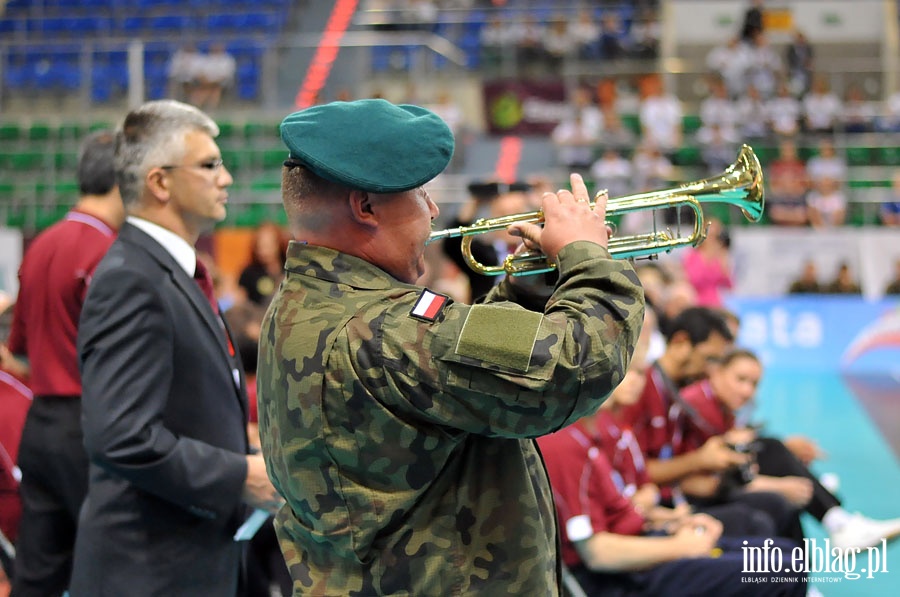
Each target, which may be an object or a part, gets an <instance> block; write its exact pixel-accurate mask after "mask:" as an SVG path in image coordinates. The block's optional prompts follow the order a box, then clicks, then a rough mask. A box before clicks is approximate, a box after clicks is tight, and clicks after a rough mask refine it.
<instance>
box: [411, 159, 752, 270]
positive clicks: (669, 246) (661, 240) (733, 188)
mask: <svg viewBox="0 0 900 597" xmlns="http://www.w3.org/2000/svg"><path fill="white" fill-rule="evenodd" d="M604 192H605V191H600V192H599V193H597V195H595V196H594V200H593V201H592V202H591V203H590V207H591V209H593V207H594V205H595V204H596V201H597V199H598V198H599V196H600V195H601V194H602V193H604ZM764 195H765V194H764V191H763V174H762V168H761V166H760V164H759V158H757V157H756V154H755V153H753V149H752V148H751V147H750V146H749V145H743V146H742V147H741V151H740V153H739V154H738V157H737V160H735V162H734V163H733V164H731V165H730V166H729V167H728V168H726V169H725V171H724V172H722V173H721V174H719V175H718V176H714V177H711V178H704V179H701V180H696V181H693V182H687V183H683V184H681V185H679V186H677V187H675V188H672V189H664V190H661V191H651V192H649V193H639V194H636V195H627V196H624V197H617V198H610V199H608V200H607V206H606V213H607V215H614V216H616V215H621V214H625V213H630V212H642V211H656V210H661V209H668V208H673V207H676V208H677V207H686V208H689V209H690V210H691V211H693V213H694V224H693V228H692V230H691V232H690V234H684V235H683V234H680V231H679V233H673V232H672V231H671V230H669V229H666V230H658V229H657V228H656V218H655V217H654V218H653V221H654V226H653V230H651V231H649V232H647V233H643V234H633V235H629V236H623V237H615V236H614V237H612V238H610V239H609V246H608V250H609V253H610V255H612V257H613V258H615V259H634V258H640V257H653V256H655V255H658V254H659V253H663V252H665V253H669V252H671V251H672V250H673V249H678V248H683V247H696V246H697V245H699V244H700V243H702V242H703V240H704V239H705V238H706V230H707V228H708V227H709V224H708V223H707V222H706V220H705V218H704V215H703V207H702V204H703V203H725V204H729V205H734V206H737V207H739V208H740V209H741V211H742V212H743V214H744V216H745V217H746V218H747V219H748V220H750V221H751V222H758V221H759V219H760V218H761V217H762V214H763V207H764V205H765V196H764ZM543 221H544V215H543V213H542V212H541V211H540V210H538V211H532V212H528V213H523V214H517V215H512V216H503V217H498V218H482V219H480V220H477V221H475V222H474V223H473V224H472V225H470V226H461V227H459V228H448V229H446V230H439V231H435V232H432V233H431V236H430V237H429V239H428V243H432V242H435V241H438V240H442V239H445V238H456V237H463V240H462V252H463V256H464V257H465V259H466V264H467V265H468V266H469V267H470V268H471V269H472V270H474V271H476V272H478V273H480V274H484V275H487V276H499V275H503V274H509V275H512V276H524V275H531V274H540V273H544V272H548V271H552V270H554V269H556V264H555V263H553V262H552V261H551V260H550V259H548V258H547V256H546V255H544V254H543V253H541V252H540V251H523V252H519V253H516V254H514V255H510V256H508V257H507V258H506V259H505V260H504V262H503V263H502V264H500V265H485V264H483V263H481V262H479V261H478V260H477V259H475V258H474V257H473V256H472V248H471V247H472V240H473V237H474V236H475V235H478V234H485V233H487V232H494V231H497V230H505V229H506V228H508V227H509V226H510V225H512V224H516V223H519V222H522V223H532V224H540V223H542V222H543ZM607 225H608V226H610V227H612V228H613V229H615V226H614V225H613V224H612V223H611V222H607Z"/></svg>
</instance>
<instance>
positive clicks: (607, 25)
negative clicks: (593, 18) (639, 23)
mask: <svg viewBox="0 0 900 597" xmlns="http://www.w3.org/2000/svg"><path fill="white" fill-rule="evenodd" d="M626 35H627V33H626V31H625V29H624V27H623V23H622V19H621V18H620V17H619V14H618V13H617V12H616V11H615V10H607V11H604V13H603V15H602V16H601V17H600V39H599V41H598V47H599V54H600V58H601V59H603V60H616V59H618V58H622V57H623V56H624V55H625V47H626V45H627V43H626V42H625V39H626Z"/></svg>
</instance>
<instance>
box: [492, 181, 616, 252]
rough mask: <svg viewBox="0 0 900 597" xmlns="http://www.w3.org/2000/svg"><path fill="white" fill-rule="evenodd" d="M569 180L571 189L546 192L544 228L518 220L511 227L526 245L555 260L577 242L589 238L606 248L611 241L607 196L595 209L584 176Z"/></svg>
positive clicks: (542, 201) (543, 206)
mask: <svg viewBox="0 0 900 597" xmlns="http://www.w3.org/2000/svg"><path fill="white" fill-rule="evenodd" d="M569 180H570V184H571V186H572V190H571V191H567V190H565V189H561V190H559V191H557V192H556V193H544V195H543V197H542V198H541V209H542V211H543V213H544V225H543V227H541V226H540V225H538V224H526V223H516V224H513V225H512V226H510V229H509V233H510V234H512V235H513V236H518V237H520V238H522V239H523V240H524V241H525V242H526V244H529V245H531V246H537V247H539V248H540V251H541V252H542V253H543V254H544V255H546V256H547V257H548V259H550V260H551V261H554V262H555V261H556V260H557V256H558V255H559V252H560V251H561V250H562V248H563V247H565V246H566V245H568V244H570V243H573V242H575V241H579V240H586V241H590V242H594V243H597V244H598V245H600V246H602V247H607V246H608V244H609V230H608V229H607V227H606V201H607V197H606V195H601V196H599V197H598V198H597V201H596V203H595V205H594V209H591V208H590V200H591V198H590V195H588V190H587V187H586V186H585V184H584V180H583V179H582V178H581V175H580V174H572V175H570V177H569Z"/></svg>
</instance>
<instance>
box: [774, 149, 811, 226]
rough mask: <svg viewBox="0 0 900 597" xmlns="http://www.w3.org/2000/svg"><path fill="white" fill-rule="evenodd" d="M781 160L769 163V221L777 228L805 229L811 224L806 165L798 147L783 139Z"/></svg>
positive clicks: (777, 159)
mask: <svg viewBox="0 0 900 597" xmlns="http://www.w3.org/2000/svg"><path fill="white" fill-rule="evenodd" d="M778 152H779V153H778V157H777V158H776V159H775V160H773V161H772V163H771V164H769V171H768V173H767V176H766V182H767V183H768V186H769V189H768V190H769V193H768V196H767V197H766V211H767V212H768V216H769V221H771V222H772V223H773V224H776V225H778V226H805V225H806V224H807V223H808V221H809V218H808V215H807V207H806V194H807V191H808V188H809V182H808V181H809V178H808V176H807V172H806V164H804V163H803V160H801V159H800V157H799V156H798V155H797V145H796V144H795V143H794V142H793V141H791V140H789V139H784V140H782V141H781V143H779V144H778Z"/></svg>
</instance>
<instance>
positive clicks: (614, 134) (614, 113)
mask: <svg viewBox="0 0 900 597" xmlns="http://www.w3.org/2000/svg"><path fill="white" fill-rule="evenodd" d="M600 111H601V114H602V115H603V128H602V130H603V134H602V136H601V139H600V145H601V146H603V147H613V148H615V149H618V150H623V149H631V148H632V147H634V145H635V143H636V141H637V135H635V134H634V131H633V130H631V129H630V128H628V127H626V126H625V123H624V122H622V116H621V115H620V114H619V111H618V109H617V108H616V106H615V104H612V103H610V104H606V105H604V106H602V107H601V109H600Z"/></svg>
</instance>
